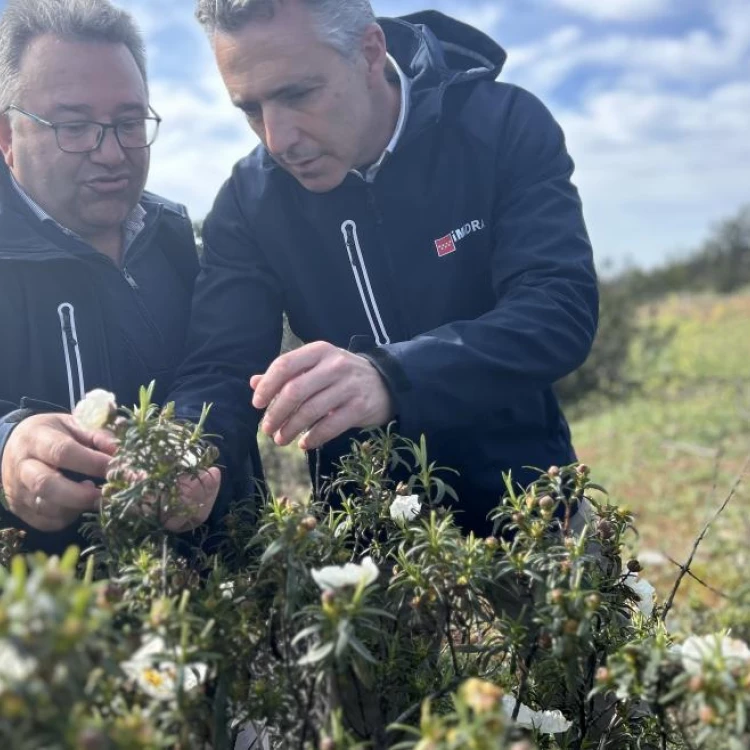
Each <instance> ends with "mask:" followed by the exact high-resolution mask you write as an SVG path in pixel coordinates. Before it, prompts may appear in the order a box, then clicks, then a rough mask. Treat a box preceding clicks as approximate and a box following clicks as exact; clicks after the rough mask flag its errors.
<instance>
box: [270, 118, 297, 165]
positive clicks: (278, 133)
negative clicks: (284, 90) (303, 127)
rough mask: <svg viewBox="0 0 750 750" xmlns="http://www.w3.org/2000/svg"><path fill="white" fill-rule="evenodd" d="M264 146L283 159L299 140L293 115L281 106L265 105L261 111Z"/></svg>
mask: <svg viewBox="0 0 750 750" xmlns="http://www.w3.org/2000/svg"><path fill="white" fill-rule="evenodd" d="M263 127H264V130H265V146H266V148H267V149H268V150H269V151H270V152H271V153H272V154H273V155H274V156H278V157H281V158H282V159H283V157H284V155H285V154H286V153H288V152H289V151H290V150H291V149H293V148H294V146H295V145H296V144H297V141H298V140H299V131H298V129H297V126H296V124H295V122H294V116H293V114H292V113H290V112H288V111H284V108H282V107H274V106H270V107H266V108H265V110H264V112H263Z"/></svg>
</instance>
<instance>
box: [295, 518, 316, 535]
mask: <svg viewBox="0 0 750 750" xmlns="http://www.w3.org/2000/svg"><path fill="white" fill-rule="evenodd" d="M299 525H300V527H301V528H303V529H304V530H305V531H315V529H317V528H318V519H317V518H315V516H305V517H304V518H303V519H302V520H301V521H300V523H299Z"/></svg>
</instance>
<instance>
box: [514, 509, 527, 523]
mask: <svg viewBox="0 0 750 750" xmlns="http://www.w3.org/2000/svg"><path fill="white" fill-rule="evenodd" d="M510 519H511V521H513V523H514V524H515V525H516V526H523V524H524V521H525V520H526V516H524V514H523V513H521V512H520V511H516V512H515V513H514V514H513V515H512V516H511V517H510Z"/></svg>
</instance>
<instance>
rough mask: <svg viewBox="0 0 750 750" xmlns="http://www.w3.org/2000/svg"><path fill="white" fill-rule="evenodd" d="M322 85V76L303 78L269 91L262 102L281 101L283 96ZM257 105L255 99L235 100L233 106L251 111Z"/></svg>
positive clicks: (257, 101)
mask: <svg viewBox="0 0 750 750" xmlns="http://www.w3.org/2000/svg"><path fill="white" fill-rule="evenodd" d="M322 83H324V78H323V77H322V76H319V75H315V76H306V77H305V78H300V80H299V81H295V82H294V83H288V84H286V85H284V86H279V87H278V88H276V89H271V90H270V91H269V92H268V93H266V94H265V96H264V97H263V100H265V101H273V100H274V99H283V98H284V97H285V96H288V95H289V94H295V93H297V92H298V91H300V90H301V89H307V88H310V86H319V85H320V84H322ZM258 104H259V100H255V99H237V100H235V101H234V106H235V107H238V108H239V109H243V110H247V109H253V108H254V107H257V106H258Z"/></svg>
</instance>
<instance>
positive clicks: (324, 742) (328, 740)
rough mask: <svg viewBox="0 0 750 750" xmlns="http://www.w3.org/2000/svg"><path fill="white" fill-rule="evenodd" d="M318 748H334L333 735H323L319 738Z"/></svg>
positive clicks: (333, 749) (327, 749)
mask: <svg viewBox="0 0 750 750" xmlns="http://www.w3.org/2000/svg"><path fill="white" fill-rule="evenodd" d="M320 750H336V740H334V739H333V737H323V738H322V739H321V740H320Z"/></svg>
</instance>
